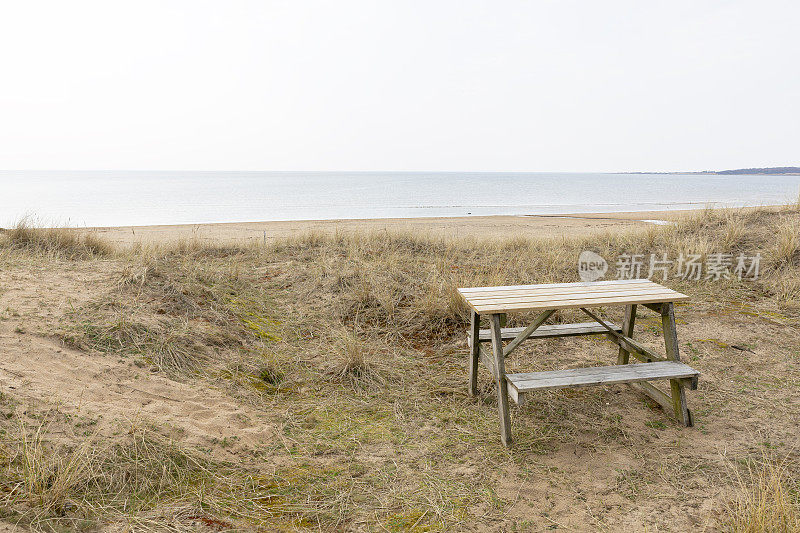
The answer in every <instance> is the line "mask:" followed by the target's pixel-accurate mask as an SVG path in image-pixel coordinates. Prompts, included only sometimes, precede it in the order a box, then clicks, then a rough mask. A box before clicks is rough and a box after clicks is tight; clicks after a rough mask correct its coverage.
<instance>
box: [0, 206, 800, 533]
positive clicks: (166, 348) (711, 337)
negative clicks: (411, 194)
mask: <svg viewBox="0 0 800 533" xmlns="http://www.w3.org/2000/svg"><path fill="white" fill-rule="evenodd" d="M799 220H800V219H799V218H798V212H797V210H796V209H793V208H787V209H784V210H782V211H778V212H774V211H768V210H756V211H747V212H745V211H728V212H722V211H719V212H718V211H708V212H705V213H702V214H700V215H699V216H696V217H692V218H687V219H686V220H684V221H682V222H681V223H680V224H678V225H676V226H668V227H653V228H651V229H648V230H647V231H643V232H640V233H636V234H624V235H611V234H609V235H606V236H603V237H600V238H597V237H595V238H592V239H590V240H581V239H572V240H531V239H527V238H518V239H513V240H509V241H506V242H501V243H493V242H484V241H479V240H459V241H443V240H431V239H423V238H417V237H414V236H412V235H387V234H371V235H356V236H341V237H331V238H329V237H322V236H315V235H308V236H306V237H303V238H301V239H296V240H291V241H284V242H281V243H279V244H276V245H271V246H268V247H260V248H249V247H248V248H239V247H235V246H228V247H219V248H213V247H201V246H196V245H193V244H192V243H184V244H183V245H180V246H170V247H162V248H148V249H135V250H132V251H126V252H115V251H113V250H111V249H110V248H108V247H107V246H105V245H104V244H103V243H102V242H99V241H97V240H96V239H94V238H92V237H89V238H87V237H80V236H75V235H74V234H71V233H70V232H62V231H47V232H42V231H39V230H34V229H31V228H25V227H20V228H18V229H17V230H14V231H12V232H11V233H9V234H8V235H7V236H6V240H5V244H4V248H2V252H0V253H2V256H0V260H1V261H2V263H0V264H2V265H3V270H5V271H6V272H10V273H13V272H24V271H26V270H31V269H46V270H48V271H50V272H60V271H64V272H67V271H70V270H73V269H78V270H80V269H104V270H105V271H107V272H108V276H106V278H105V279H106V281H104V282H103V283H98V284H97V286H95V287H93V288H92V296H91V298H89V299H88V300H87V301H86V302H84V303H82V304H80V305H78V306H76V307H73V308H69V309H65V310H63V312H59V313H56V316H53V317H47V318H45V317H41V316H40V317H33V318H35V319H32V320H31V323H32V324H34V325H35V326H34V327H35V329H38V330H39V331H41V332H42V333H44V332H45V331H52V330H53V329H56V330H57V331H58V332H59V336H60V337H61V338H62V339H63V341H64V343H65V344H66V345H67V346H70V347H74V348H77V349H80V350H84V351H86V353H87V354H90V355H91V354H94V355H95V356H97V357H102V356H103V355H104V354H105V356H106V357H110V356H111V355H113V356H114V359H117V360H119V361H130V362H133V363H134V364H135V365H137V366H139V367H142V368H146V369H151V370H152V372H153V373H155V374H158V375H166V376H168V377H169V378H170V379H172V380H174V381H176V382H191V383H198V382H199V383H203V384H205V385H206V386H208V387H213V388H216V389H219V390H222V391H225V393H226V394H228V395H229V396H230V397H232V398H234V399H235V400H236V401H237V402H239V403H241V404H242V405H245V406H248V407H250V408H252V409H254V410H257V411H259V412H262V413H265V414H266V415H267V417H268V419H269V420H270V421H271V422H272V423H274V424H275V425H276V427H279V428H280V437H279V438H276V439H274V440H272V441H268V442H264V443H263V444H261V445H258V446H252V447H250V448H249V449H246V450H244V452H242V453H243V455H241V456H240V457H238V459H236V460H233V461H227V462H225V461H220V460H218V459H216V458H215V456H214V454H213V453H212V452H213V448H215V447H225V446H228V443H226V442H210V443H209V444H208V448H203V449H195V448H192V447H188V446H186V445H184V444H182V443H181V439H180V438H179V437H178V438H176V437H175V436H174V435H170V433H169V431H166V429H165V428H164V427H162V426H159V425H158V424H155V425H153V424H151V423H137V424H135V425H134V426H132V427H125V428H121V431H120V432H118V434H116V435H114V434H113V433H114V432H111V433H109V432H101V433H97V432H92V431H87V429H86V428H87V426H91V424H92V423H93V422H92V420H86V419H83V418H81V417H77V416H75V413H71V412H69V411H68V410H64V409H61V410H59V409H49V410H46V411H44V412H37V411H34V410H32V409H21V408H20V406H21V403H20V402H21V400H19V399H17V398H15V396H14V393H13V391H4V395H3V397H2V402H3V409H2V411H3V412H4V413H6V414H7V415H8V416H7V418H6V420H4V421H0V424H2V430H3V432H4V436H5V437H6V438H5V439H4V440H3V446H2V448H1V449H0V458H2V463H3V470H2V471H0V472H1V473H0V476H2V477H0V497H2V501H3V504H2V505H3V509H4V511H3V512H4V513H5V514H6V515H7V516H8V517H9V519H10V520H13V521H20V522H21V523H25V524H30V525H33V526H35V527H39V528H53V527H61V526H68V527H79V528H94V527H97V526H98V525H99V524H103V523H108V522H120V521H122V522H127V523H132V524H135V525H137V526H140V527H152V528H158V527H162V526H166V525H168V524H169V525H170V526H171V527H176V528H181V527H195V526H198V525H199V526H202V527H207V528H211V529H220V528H222V529H224V528H228V527H241V528H252V527H258V526H261V527H264V528H267V529H272V528H286V529H305V528H308V529H320V528H321V529H323V530H327V529H356V530H360V529H369V530H381V529H389V530H438V529H443V530H452V529H470V528H479V529H486V528H496V529H513V528H517V529H521V530H526V529H530V530H539V529H542V528H543V527H549V526H556V527H558V526H562V525H563V526H569V527H575V528H578V529H581V528H585V529H588V530H592V529H598V528H599V529H602V528H607V529H610V530H615V529H618V528H619V527H628V528H631V529H639V528H642V527H643V526H644V525H648V526H650V527H651V528H653V529H678V530H681V529H686V528H688V527H692V526H697V525H703V524H712V525H720V524H721V525H725V527H729V528H732V529H735V530H739V531H750V530H752V531H759V530H771V529H769V528H767V527H761V528H760V529H759V527H756V528H751V529H748V527H749V526H748V524H753V523H755V522H757V521H758V520H761V521H764V520H773V519H776V520H783V521H784V522H783V523H784V525H786V526H787V528H790V527H792V525H794V526H797V524H798V510H797V479H798V478H797V470H798V465H797V462H796V455H795V450H794V447H795V446H796V445H797V444H798V442H797V433H796V421H795V418H796V406H797V392H796V387H797V386H798V385H800V341H799V340H798V335H797V332H798V327H800V319H799V318H798V308H799V307H800V237H798V229H799V228H800V225H799V224H800V222H799ZM584 249H592V250H594V251H596V252H598V253H600V254H601V255H603V256H604V257H606V258H609V259H612V258H615V257H617V256H618V255H619V254H621V253H626V252H627V253H643V254H649V253H651V252H653V253H659V254H661V253H663V252H668V253H669V255H670V257H671V258H672V259H675V258H676V257H677V255H678V254H679V253H681V252H683V253H702V254H708V253H712V252H729V253H733V254H737V253H739V252H744V253H747V254H752V253H754V252H756V251H760V252H761V254H762V256H763V257H764V259H763V261H762V277H761V279H760V280H759V281H757V282H739V281H736V280H732V281H719V282H711V281H697V282H696V281H692V282H689V281H679V280H674V279H671V280H669V282H668V283H667V284H668V285H670V286H671V287H673V288H675V289H677V290H680V291H683V292H686V293H687V294H690V295H692V296H693V297H694V298H693V301H692V303H690V304H688V305H683V306H680V307H679V310H678V314H679V319H680V320H681V324H679V337H680V340H681V349H682V350H683V355H684V359H685V360H687V361H689V362H690V364H692V365H693V366H695V367H697V368H698V369H699V370H701V371H702V372H703V376H702V378H701V388H700V390H699V391H697V392H696V393H690V397H689V401H690V406H691V407H693V408H694V410H695V415H696V418H697V428H696V429H693V430H685V429H681V428H679V427H678V426H677V425H676V424H675V423H674V422H673V421H672V420H671V419H670V418H668V417H667V416H665V415H664V414H663V413H662V412H661V411H659V410H658V409H656V408H654V406H650V405H648V404H647V403H646V402H645V401H644V400H643V399H642V398H641V397H639V396H637V395H636V394H635V393H633V392H632V391H630V390H628V389H626V388H624V387H611V388H592V389H580V390H565V391H555V392H551V393H543V394H541V395H539V396H537V397H536V398H532V401H531V402H530V403H529V405H526V406H525V407H524V408H521V409H515V411H514V431H515V437H516V439H517V440H516V444H515V447H514V448H513V449H512V450H506V449H504V448H502V447H501V446H500V444H499V439H498V434H497V415H496V408H495V401H494V397H493V391H492V387H491V384H490V383H489V380H488V378H487V376H486V374H482V375H481V386H482V395H481V397H480V398H479V399H478V400H472V399H470V398H469V397H468V396H467V395H466V371H465V362H466V356H465V354H466V352H465V347H464V343H463V337H464V329H465V326H466V322H465V321H466V318H467V313H466V312H465V309H464V307H463V304H462V303H461V302H460V301H459V298H458V296H457V294H456V292H455V288H456V287H459V286H475V285H498V284H518V283H537V282H559V281H574V280H575V261H576V258H577V256H578V254H579V252H580V251H582V250H584ZM6 311H7V313H6V315H7V316H6V317H5V318H7V319H8V320H10V321H13V320H14V317H13V310H6ZM608 311H609V313H611V315H610V316H611V318H613V319H617V320H618V319H619V317H616V316H614V314H613V313H618V311H619V310H608ZM510 318H511V321H512V325H513V320H515V319H516V320H519V321H520V322H523V321H524V320H525V319H526V318H529V317H525V316H520V317H510ZM573 318H575V317H574V316H572V314H571V313H569V312H564V313H559V314H558V316H557V320H563V321H569V320H572V319H573ZM638 329H639V332H638V333H637V335H638V336H639V338H640V339H642V341H643V342H645V343H646V344H648V345H649V346H653V347H657V346H658V345H659V343H660V342H661V340H660V338H659V337H658V334H657V327H656V324H655V322H654V321H653V319H652V317H649V316H648V315H647V314H643V315H642V318H641V320H640V322H639V328H638ZM32 333H36V331H34V332H32ZM732 346H737V347H738V348H745V350H751V351H742V350H740V349H738V348H733V347H732ZM614 355H615V351H614V349H613V347H612V345H610V344H609V343H607V342H605V341H603V340H601V339H591V340H587V339H580V340H564V341H558V342H556V341H545V342H542V343H538V344H536V343H529V346H527V347H525V348H524V349H521V350H520V351H519V355H517V354H515V356H514V359H513V361H510V364H511V365H512V369H513V368H519V369H522V368H525V369H530V370H537V369H549V368H557V367H564V366H578V365H586V364H607V363H608V362H610V361H613V360H614ZM23 411H24V414H23ZM12 413H14V415H13V416H11V414H12ZM156 422H157V421H156ZM87 434H88V436H87ZM762 464H767V465H771V466H768V467H767V468H766V469H765V468H762V466H760V465H762ZM752 491H755V492H752ZM739 493H741V496H737V494H739ZM746 494H750V496H751V497H750V498H749V499H748V497H745V495H746ZM762 495H766V496H767V497H766V498H761V496H762ZM729 501H730V502H734V503H731V504H730V507H726V503H725V502H729ZM728 511H731V513H729V512H728ZM733 511H735V513H734V512H733ZM748 513H754V516H753V517H750V518H748ZM776 516H777V517H778V518H775V517H776ZM732 517H733V518H732ZM187 524H190V525H191V526H187ZM779 526H780V522H779ZM786 530H787V531H788V530H789V529H786Z"/></svg>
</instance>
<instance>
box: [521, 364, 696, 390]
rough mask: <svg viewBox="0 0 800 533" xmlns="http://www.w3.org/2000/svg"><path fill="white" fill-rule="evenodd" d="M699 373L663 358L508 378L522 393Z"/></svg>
mask: <svg viewBox="0 0 800 533" xmlns="http://www.w3.org/2000/svg"><path fill="white" fill-rule="evenodd" d="M699 374H700V373H699V372H698V371H697V370H695V369H693V368H692V367H690V366H688V365H685V364H683V363H677V362H674V361H659V362H656V363H637V364H632V365H614V366H598V367H588V368H570V369H567V370H551V371H547V372H530V373H521V374H508V375H507V376H506V378H507V380H508V383H509V384H510V386H511V387H513V388H515V389H516V390H517V392H518V393H522V392H526V391H531V390H544V389H561V388H571V387H588V386H591V385H610V384H614V383H634V382H637V381H650V380H654V379H672V380H680V379H691V378H693V377H694V376H697V375H699Z"/></svg>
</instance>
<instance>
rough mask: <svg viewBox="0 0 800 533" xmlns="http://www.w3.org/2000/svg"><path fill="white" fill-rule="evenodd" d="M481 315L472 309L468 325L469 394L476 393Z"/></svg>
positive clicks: (473, 394)
mask: <svg viewBox="0 0 800 533" xmlns="http://www.w3.org/2000/svg"><path fill="white" fill-rule="evenodd" d="M480 329H481V317H480V315H478V313H476V312H475V311H472V317H471V318H470V327H469V348H470V350H469V395H470V396H475V395H477V394H478V365H479V357H480V353H481V343H480V339H479V337H480V333H481V331H480Z"/></svg>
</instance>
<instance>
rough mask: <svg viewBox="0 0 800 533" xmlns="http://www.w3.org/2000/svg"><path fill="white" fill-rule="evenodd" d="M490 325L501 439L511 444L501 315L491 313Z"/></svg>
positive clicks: (506, 443)
mask: <svg viewBox="0 0 800 533" xmlns="http://www.w3.org/2000/svg"><path fill="white" fill-rule="evenodd" d="M489 326H490V329H491V331H492V354H493V355H494V361H493V362H494V369H495V385H496V388H497V409H498V411H499V412H500V440H501V441H502V442H503V444H504V445H505V446H511V441H512V439H511V413H510V412H509V405H508V381H506V363H505V357H504V356H503V336H502V334H501V333H500V329H501V327H500V316H499V315H497V314H493V315H490V316H489Z"/></svg>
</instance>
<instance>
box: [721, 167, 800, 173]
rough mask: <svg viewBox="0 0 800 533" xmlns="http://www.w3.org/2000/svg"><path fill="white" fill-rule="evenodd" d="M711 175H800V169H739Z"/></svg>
mask: <svg viewBox="0 0 800 533" xmlns="http://www.w3.org/2000/svg"><path fill="white" fill-rule="evenodd" d="M710 174H800V167H769V168H738V169H736V170H717V171H716V172H710Z"/></svg>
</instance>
